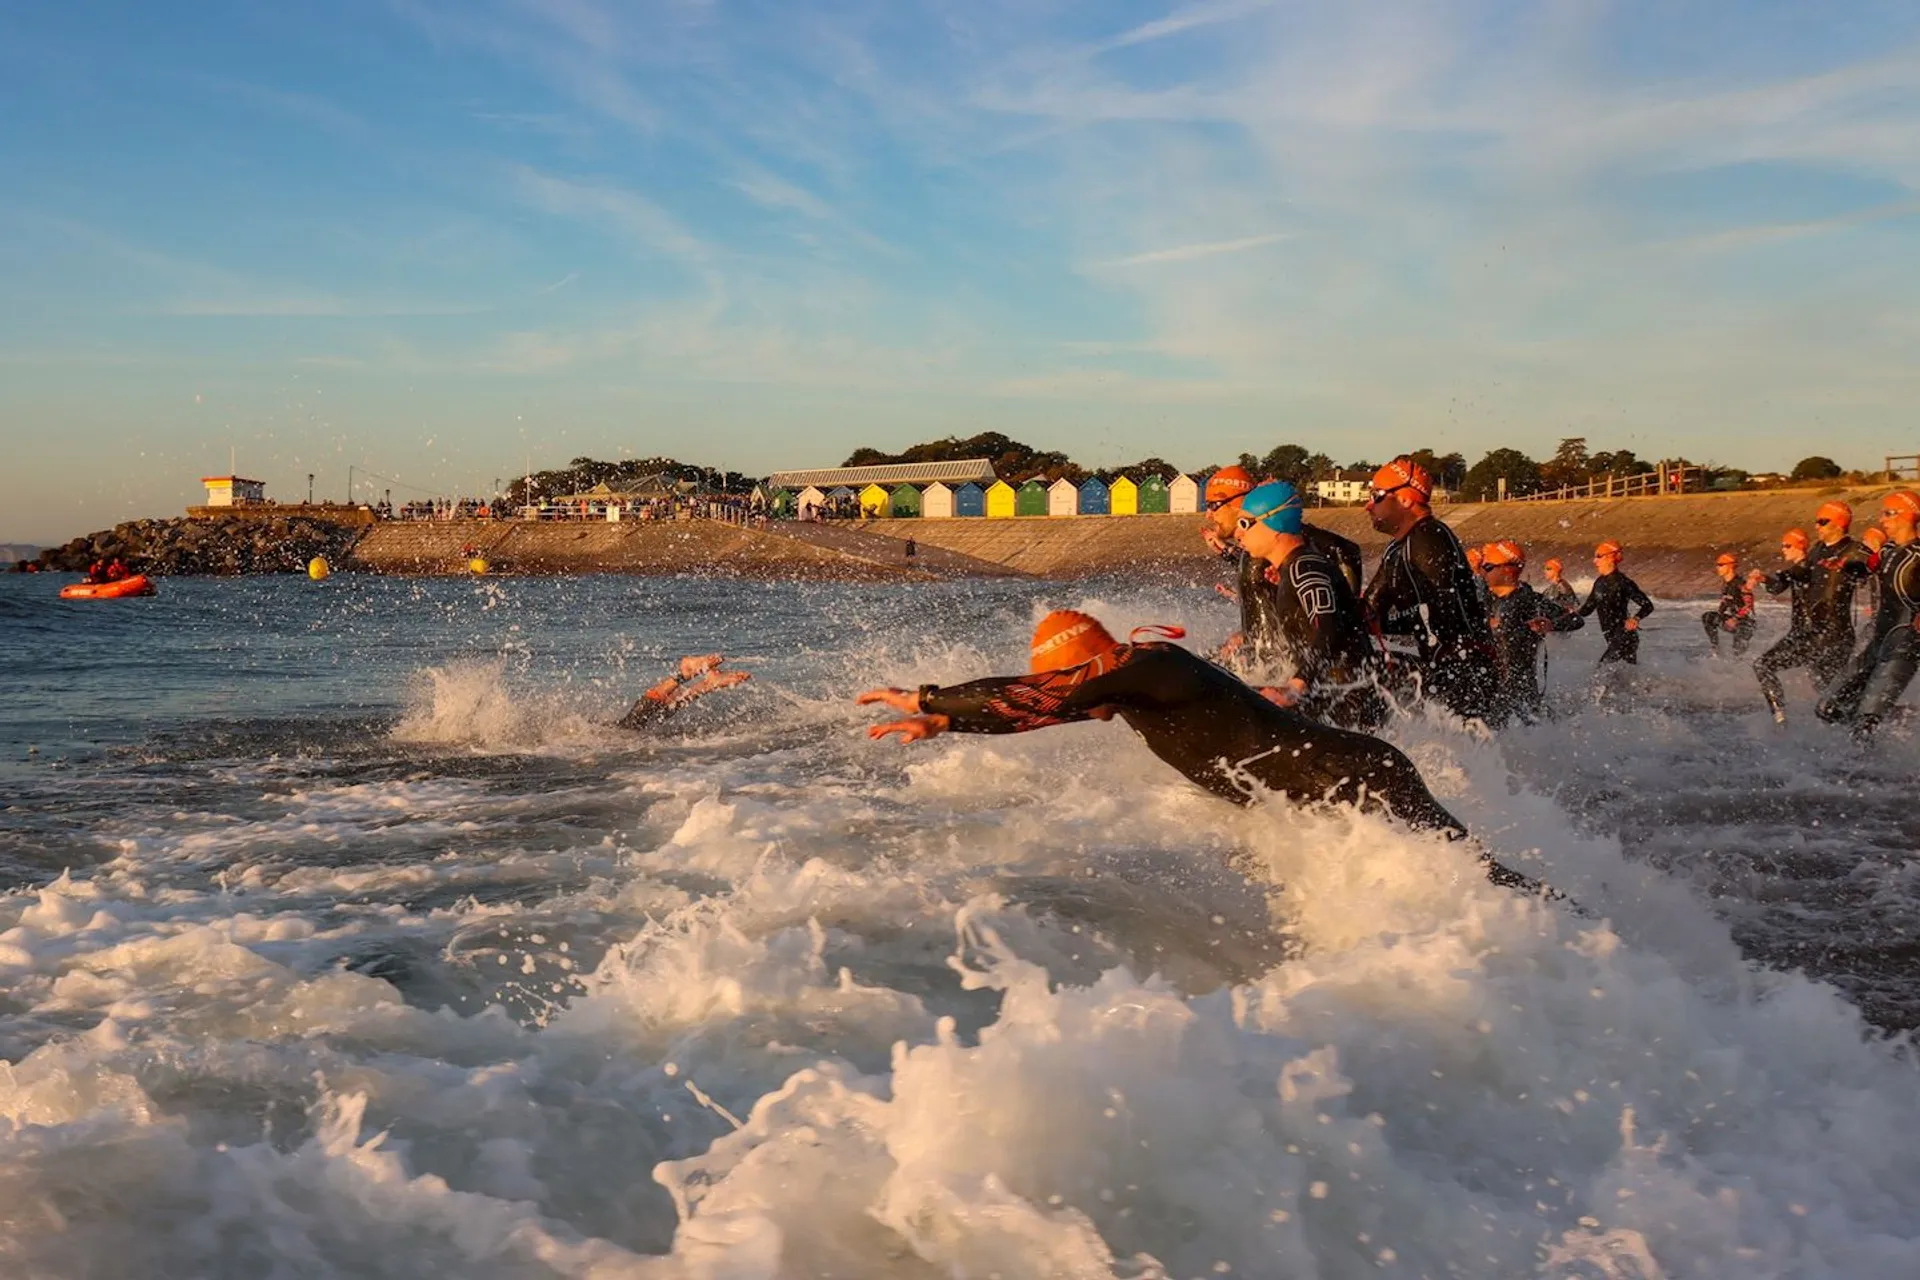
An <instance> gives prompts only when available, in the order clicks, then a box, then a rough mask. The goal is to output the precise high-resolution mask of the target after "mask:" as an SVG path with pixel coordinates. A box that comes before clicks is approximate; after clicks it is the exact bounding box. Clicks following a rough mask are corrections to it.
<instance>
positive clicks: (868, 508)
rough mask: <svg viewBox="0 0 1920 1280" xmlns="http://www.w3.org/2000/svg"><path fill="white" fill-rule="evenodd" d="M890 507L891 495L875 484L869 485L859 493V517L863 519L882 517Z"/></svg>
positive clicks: (891, 502) (891, 503)
mask: <svg viewBox="0 0 1920 1280" xmlns="http://www.w3.org/2000/svg"><path fill="white" fill-rule="evenodd" d="M892 505H893V495H892V494H890V493H888V492H887V491H886V490H885V489H883V488H881V487H880V486H879V485H877V484H870V485H868V486H867V487H866V488H864V489H862V490H861V491H860V515H861V517H862V518H864V519H867V520H872V519H874V518H875V517H877V516H884V515H885V514H887V508H888V507H890V506H892Z"/></svg>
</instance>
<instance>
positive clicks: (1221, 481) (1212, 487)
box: [1207, 466, 1253, 502]
mask: <svg viewBox="0 0 1920 1280" xmlns="http://www.w3.org/2000/svg"><path fill="white" fill-rule="evenodd" d="M1252 490H1253V477H1252V476H1250V475H1248V474H1247V469H1246V468H1245V467H1241V466H1232V467H1222V468H1220V469H1219V470H1218V471H1216V472H1214V473H1213V474H1212V475H1210V476H1208V477H1207V501H1208V502H1228V501H1231V500H1232V499H1234V498H1238V497H1240V496H1242V495H1243V494H1247V493H1250V492H1252Z"/></svg>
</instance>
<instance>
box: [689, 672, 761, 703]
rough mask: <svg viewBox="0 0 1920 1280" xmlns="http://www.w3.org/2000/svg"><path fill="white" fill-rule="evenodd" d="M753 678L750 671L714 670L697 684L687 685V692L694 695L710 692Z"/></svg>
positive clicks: (729, 687)
mask: <svg viewBox="0 0 1920 1280" xmlns="http://www.w3.org/2000/svg"><path fill="white" fill-rule="evenodd" d="M751 679H753V673H752V672H751V671H715V672H713V673H712V674H711V675H709V676H708V677H707V678H706V679H705V680H702V681H701V682H700V683H699V684H696V685H692V686H689V688H688V690H687V692H688V693H689V694H692V695H694V696H696V697H697V696H699V695H700V694H703V693H712V692H713V691H714V690H715V689H731V688H733V686H735V685H737V684H743V683H745V682H746V681H748V680H751Z"/></svg>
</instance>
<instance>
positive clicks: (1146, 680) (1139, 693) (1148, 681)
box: [920, 648, 1191, 733]
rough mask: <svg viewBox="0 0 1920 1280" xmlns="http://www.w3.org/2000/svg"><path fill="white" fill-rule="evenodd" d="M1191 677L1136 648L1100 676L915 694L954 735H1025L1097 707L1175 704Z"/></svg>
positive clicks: (1008, 679) (1058, 674) (1086, 715)
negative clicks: (946, 721) (1171, 702)
mask: <svg viewBox="0 0 1920 1280" xmlns="http://www.w3.org/2000/svg"><path fill="white" fill-rule="evenodd" d="M1190 684H1191V679H1190V678H1188V677H1187V676H1186V675H1185V674H1184V673H1183V671H1182V670H1181V668H1180V667H1179V666H1178V665H1177V664H1175V663H1172V662H1168V661H1165V660H1163V659H1162V658H1161V657H1160V655H1159V654H1157V653H1155V652H1154V651H1152V650H1148V649H1144V648H1137V649H1135V650H1134V651H1133V652H1132V653H1130V654H1129V655H1128V656H1127V658H1126V659H1125V660H1123V661H1121V662H1120V663H1119V664H1118V665H1117V666H1116V667H1115V668H1114V669H1113V670H1111V671H1109V672H1107V673H1106V674H1105V675H1098V676H1093V677H1090V678H1087V679H1076V678H1075V676H1074V673H1073V672H1071V671H1052V672H1046V673H1043V674H1040V675H1028V676H1001V677H996V678H991V679H986V680H973V681H970V682H968V683H966V684H959V685H953V686H951V687H949V688H945V689H923V690H921V691H920V710H921V711H923V712H925V713H926V714H928V715H938V716H945V717H947V719H948V721H949V722H950V723H949V724H948V728H949V729H951V730H952V731H954V732H956V733H1026V732H1028V731H1030V730H1033V729H1045V728H1047V727H1048V726H1050V725H1056V724H1074V723H1076V722H1079V721H1082V720H1089V719H1092V717H1093V712H1094V710H1095V709H1096V708H1098V707H1130V706H1132V707H1144V706H1159V705H1162V704H1164V703H1166V702H1169V701H1178V700H1180V698H1181V697H1182V696H1183V695H1184V694H1185V693H1186V691H1187V689H1188V686H1189V685H1190Z"/></svg>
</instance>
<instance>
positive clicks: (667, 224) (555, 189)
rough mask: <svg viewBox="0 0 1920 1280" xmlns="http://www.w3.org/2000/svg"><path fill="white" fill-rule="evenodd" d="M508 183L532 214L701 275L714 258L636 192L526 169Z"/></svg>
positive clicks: (518, 170) (705, 246)
mask: <svg viewBox="0 0 1920 1280" xmlns="http://www.w3.org/2000/svg"><path fill="white" fill-rule="evenodd" d="M513 181H514V187H515V189H516V191H517V192H518V193H519V194H520V196H521V198H522V199H524V200H525V201H526V202H527V203H528V204H530V205H532V206H534V207H535V208H538V209H541V210H544V211H545V212H547V213H554V214H560V215H563V216H566V217H571V218H580V219H584V220H586V221H590V222H594V223H597V224H599V225H600V226H602V227H605V228H606V229H608V230H610V231H612V232H614V233H615V234H617V235H619V236H620V237H622V238H623V239H625V240H626V241H627V242H628V243H629V244H631V245H634V246H636V247H639V248H641V249H644V250H646V251H648V252H649V253H653V254H658V255H662V256H665V257H669V258H675V259H679V260H680V261H682V262H685V263H687V264H688V265H690V266H695V267H699V268H702V269H706V268H709V267H710V266H711V265H712V263H713V262H714V260H715V259H716V258H717V257H718V256H719V255H718V253H717V252H716V250H715V249H714V248H713V247H712V246H711V245H709V244H707V242H706V241H704V240H702V239H701V238H700V237H699V236H696V235H694V234H693V232H691V231H689V230H688V229H687V228H686V226H685V225H684V224H682V223H681V221H680V220H679V219H678V218H676V217H674V216H673V215H672V214H671V213H669V212H667V210H666V209H664V208H662V207H661V206H660V205H659V204H658V203H656V202H655V201H653V200H652V199H650V198H648V197H647V196H644V195H642V194H641V193H639V192H637V191H633V190H629V189H627V188H625V187H620V186H615V185H613V184H611V183H602V182H583V181H576V180H574V179H570V178H560V177H555V176H554V175H552V174H548V173H542V172H540V171H539V170H537V169H532V168H528V167H526V166H520V167H517V168H515V169H514V170H513Z"/></svg>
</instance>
